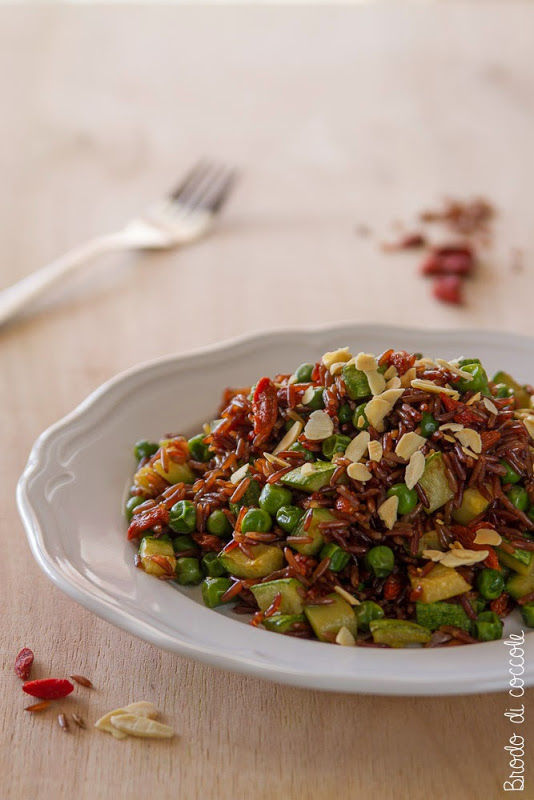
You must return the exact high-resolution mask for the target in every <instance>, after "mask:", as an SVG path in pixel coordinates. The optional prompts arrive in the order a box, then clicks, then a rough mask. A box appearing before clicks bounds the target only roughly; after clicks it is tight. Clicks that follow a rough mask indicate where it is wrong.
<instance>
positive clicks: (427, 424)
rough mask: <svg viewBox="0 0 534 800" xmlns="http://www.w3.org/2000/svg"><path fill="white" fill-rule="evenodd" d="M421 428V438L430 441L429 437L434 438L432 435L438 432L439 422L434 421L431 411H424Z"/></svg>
mask: <svg viewBox="0 0 534 800" xmlns="http://www.w3.org/2000/svg"><path fill="white" fill-rule="evenodd" d="M420 426H421V436H425V437H426V438H427V439H428V437H429V436H432V434H433V433H435V432H436V431H437V430H438V428H439V422H438V421H437V419H434V417H433V416H432V414H431V413H430V412H429V411H423V414H422V416H421V422H420Z"/></svg>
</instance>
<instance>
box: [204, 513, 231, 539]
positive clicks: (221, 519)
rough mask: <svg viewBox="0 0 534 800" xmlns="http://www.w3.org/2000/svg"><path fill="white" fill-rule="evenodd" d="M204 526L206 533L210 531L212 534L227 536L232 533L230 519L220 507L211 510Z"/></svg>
mask: <svg viewBox="0 0 534 800" xmlns="http://www.w3.org/2000/svg"><path fill="white" fill-rule="evenodd" d="M206 528H207V529H208V533H212V534H213V535H214V536H228V535H229V534H230V533H232V526H231V525H230V520H229V519H228V517H227V516H226V514H225V513H224V511H221V509H220V508H216V509H215V511H212V512H211V514H210V515H209V517H208V521H207V522H206Z"/></svg>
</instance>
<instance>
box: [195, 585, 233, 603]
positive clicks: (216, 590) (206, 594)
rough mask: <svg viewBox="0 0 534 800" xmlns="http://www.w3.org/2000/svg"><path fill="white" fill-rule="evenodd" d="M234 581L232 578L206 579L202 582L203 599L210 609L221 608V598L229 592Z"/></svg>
mask: <svg viewBox="0 0 534 800" xmlns="http://www.w3.org/2000/svg"><path fill="white" fill-rule="evenodd" d="M231 585H232V581H231V580H230V578H205V580H203V581H202V599H203V601H204V605H206V606H207V607H208V608H215V607H216V606H220V605H221V604H222V603H221V597H222V596H223V594H224V593H225V592H227V591H228V589H229V588H230V586H231Z"/></svg>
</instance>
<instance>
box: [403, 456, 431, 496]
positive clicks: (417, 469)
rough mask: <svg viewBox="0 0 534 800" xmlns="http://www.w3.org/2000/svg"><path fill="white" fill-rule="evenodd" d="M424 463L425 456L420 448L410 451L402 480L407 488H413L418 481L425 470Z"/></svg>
mask: <svg viewBox="0 0 534 800" xmlns="http://www.w3.org/2000/svg"><path fill="white" fill-rule="evenodd" d="M425 464H426V461H425V457H424V455H423V453H422V452H421V451H420V450H416V451H415V453H412V455H411V456H410V461H409V462H408V466H407V467H406V472H405V473H404V482H405V484H406V486H407V487H408V489H413V488H414V486H415V485H416V484H417V483H419V481H420V480H421V478H422V477H423V473H424V471H425Z"/></svg>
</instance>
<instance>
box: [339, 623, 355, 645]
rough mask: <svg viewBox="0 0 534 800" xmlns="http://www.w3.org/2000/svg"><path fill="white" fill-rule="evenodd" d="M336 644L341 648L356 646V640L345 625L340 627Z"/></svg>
mask: <svg viewBox="0 0 534 800" xmlns="http://www.w3.org/2000/svg"><path fill="white" fill-rule="evenodd" d="M336 644H340V645H342V647H354V646H355V644H356V639H355V638H354V636H353V635H352V633H351V632H350V631H349V629H348V628H347V627H345V625H342V626H341V628H340V629H339V630H338V632H337V636H336Z"/></svg>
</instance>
